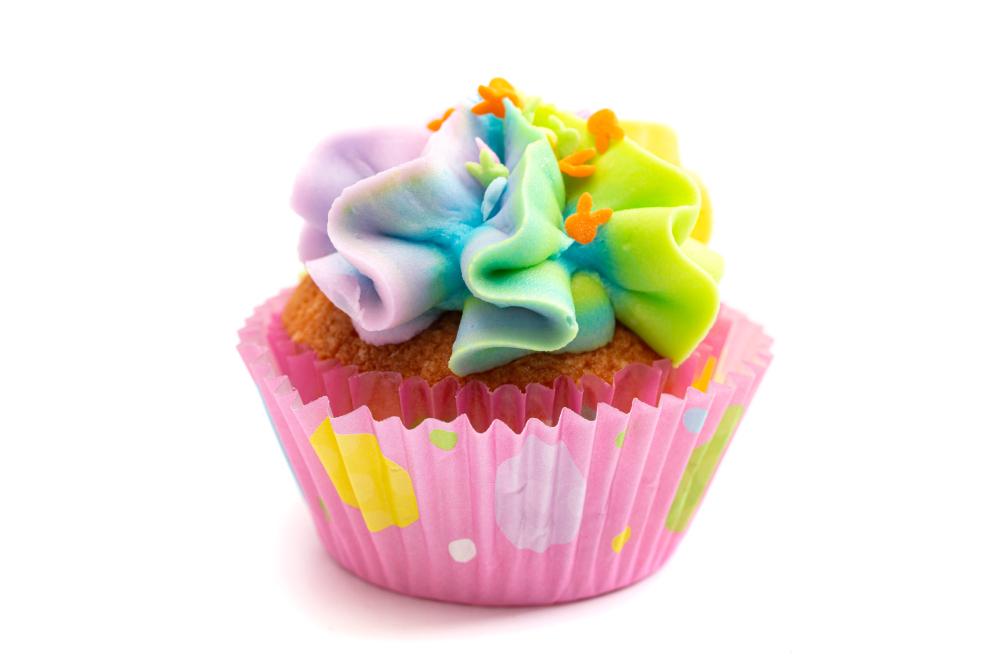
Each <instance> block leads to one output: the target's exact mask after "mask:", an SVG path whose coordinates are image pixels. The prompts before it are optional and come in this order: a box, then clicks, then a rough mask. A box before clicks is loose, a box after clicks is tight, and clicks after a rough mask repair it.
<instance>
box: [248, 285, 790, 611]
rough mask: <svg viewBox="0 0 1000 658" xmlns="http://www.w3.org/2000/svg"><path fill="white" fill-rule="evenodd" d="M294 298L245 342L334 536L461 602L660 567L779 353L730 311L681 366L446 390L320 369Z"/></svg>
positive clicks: (261, 320) (397, 575) (532, 601)
mask: <svg viewBox="0 0 1000 658" xmlns="http://www.w3.org/2000/svg"><path fill="white" fill-rule="evenodd" d="M289 294H290V291H285V292H283V293H282V294H280V295H278V296H276V297H274V298H272V299H270V300H269V301H267V302H266V303H264V304H263V305H262V306H260V307H259V308H258V309H257V310H256V311H255V313H254V314H253V316H252V317H250V318H249V320H248V321H247V323H246V326H245V327H244V328H243V329H242V330H241V331H240V343H239V347H238V349H239V351H240V354H241V355H242V357H243V359H244V361H245V362H246V364H247V367H248V369H249V370H250V373H251V375H252V376H253V378H254V381H255V382H256V383H257V386H258V388H259V390H260V393H261V397H262V398H263V400H264V404H265V406H266V408H267V412H268V415H269V416H270V417H271V420H272V422H273V424H274V428H275V431H276V433H277V435H278V439H279V441H280V442H281V445H282V448H283V450H284V452H285V455H286V457H287V459H288V462H289V465H290V466H291V469H292V472H293V473H294V475H295V478H296V480H297V481H298V483H299V486H300V488H301V491H302V495H303V497H304V498H305V500H306V503H307V504H308V506H309V509H310V512H311V513H312V518H313V521H314V523H315V525H316V529H317V533H318V534H319V537H320V540H321V541H322V542H323V545H324V546H325V547H326V550H327V551H328V552H329V553H330V554H331V555H332V556H333V557H334V559H335V560H336V561H337V562H338V563H340V564H341V565H342V566H343V567H344V568H345V569H347V570H348V571H350V572H352V573H354V574H356V575H357V576H359V577H361V578H363V579H365V580H367V581H369V582H371V583H374V584H375V585H378V586H380V587H384V588H387V589H391V590H395V591H398V592H401V593H404V594H408V595H411V596H418V597H424V598H431V599H439V600H444V601H454V602H461V603H470V604H479V605H541V604H551V603H557V602H564V601H572V600H575V599H581V598H586V597H591V596H596V595H598V594H602V593H605V592H609V591H612V590H615V589H619V588H621V587H625V586H627V585H630V584H632V583H635V582H636V581H638V580H641V579H642V578H645V577H646V576H648V575H650V574H651V573H653V572H654V571H656V570H657V569H659V568H660V567H661V566H662V565H663V564H664V563H665V562H666V561H667V559H668V558H669V557H670V555H671V554H672V553H673V551H674V549H675V548H676V547H677V544H678V542H679V541H680V540H681V538H682V537H683V536H684V534H685V533H686V531H687V529H688V527H689V525H690V522H691V518H692V517H693V515H694V513H695V512H696V511H697V508H698V506H699V505H700V503H701V500H702V499H703V496H704V493H705V491H706V489H707V488H708V486H709V484H710V483H711V480H712V478H713V476H714V474H715V472H716V470H717V468H718V463H719V461H720V460H721V458H722V456H723V455H724V454H725V451H726V449H727V448H728V445H729V441H730V440H731V438H732V435H733V433H734V432H735V431H736V429H737V428H738V426H739V423H740V420H741V419H742V417H743V415H744V414H745V410H746V408H747V406H748V405H749V403H750V400H751V399H752V398H753V395H754V393H755V391H756V388H757V386H758V384H759V383H760V380H761V377H762V376H763V374H764V372H765V370H766V369H767V366H768V364H769V363H770V359H771V355H770V351H769V348H770V344H771V339H770V338H768V337H767V336H766V335H765V334H764V333H763V331H762V329H761V328H760V327H759V326H758V325H756V324H754V323H752V322H750V321H749V320H748V319H747V318H746V317H745V316H743V315H742V314H740V313H738V312H736V311H734V310H732V309H729V308H726V307H723V308H722V309H721V311H720V313H719V319H718V320H717V322H716V324H715V326H714V327H713V329H712V331H711V332H710V333H709V335H708V337H707V338H706V339H705V340H704V341H703V342H702V344H701V345H700V346H699V347H698V349H697V350H696V352H695V354H694V355H692V356H691V357H690V358H688V360H686V361H685V362H684V363H683V364H682V365H681V366H680V367H678V368H671V367H670V364H669V362H667V361H661V362H658V363H655V364H653V365H652V366H646V365H641V364H633V365H630V366H628V367H627V368H624V369H623V370H621V371H620V372H619V373H617V374H616V375H615V377H614V381H613V383H612V384H607V383H606V382H604V381H602V380H600V379H598V378H597V377H593V376H585V377H583V378H582V379H581V380H580V381H579V383H574V382H572V381H571V380H570V379H568V378H562V379H560V380H558V381H556V382H555V383H554V384H553V386H551V387H546V386H540V385H531V386H528V387H527V389H526V390H525V391H523V392H522V391H520V390H519V389H518V388H517V387H515V386H501V387H499V388H497V389H495V390H493V391H490V390H489V389H488V388H487V387H486V386H484V385H482V384H479V383H471V384H467V385H465V386H459V384H458V382H457V380H454V379H449V380H445V381H442V382H439V383H438V384H436V385H434V386H430V385H428V384H427V383H426V382H425V381H423V380H421V379H419V378H409V379H403V378H401V377H400V376H399V374H398V373H384V372H376V373H358V372H357V368H355V367H351V366H343V365H341V364H339V363H337V362H335V361H329V360H326V361H324V360H319V359H317V358H316V356H315V355H314V354H313V353H312V352H311V351H309V350H307V349H305V348H303V347H302V346H299V345H297V344H295V343H293V342H292V341H291V340H290V339H289V338H288V335H287V334H286V333H285V330H284V328H283V326H282V323H281V320H280V312H281V309H282V308H283V307H284V304H285V302H286V300H287V299H288V295H289ZM699 389H702V390H699Z"/></svg>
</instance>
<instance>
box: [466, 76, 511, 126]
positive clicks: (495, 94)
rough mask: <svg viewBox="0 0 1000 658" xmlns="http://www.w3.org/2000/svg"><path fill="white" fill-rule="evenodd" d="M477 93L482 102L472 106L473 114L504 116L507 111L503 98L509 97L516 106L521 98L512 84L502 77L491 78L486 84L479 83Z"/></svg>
mask: <svg viewBox="0 0 1000 658" xmlns="http://www.w3.org/2000/svg"><path fill="white" fill-rule="evenodd" d="M479 95H480V96H481V97H482V99H483V100H482V102H480V103H477V104H476V105H473V106H472V112H473V114H494V115H496V116H497V117H499V118H501V119H502V118H504V115H505V114H506V113H507V110H506V108H505V107H504V105H503V99H505V98H509V99H510V102H511V103H513V104H514V105H515V106H516V107H521V99H520V98H519V97H518V95H517V91H516V90H515V89H514V86H513V85H512V84H510V83H509V82H507V81H506V80H504V79H503V78H493V79H492V80H490V84H489V85H488V86H484V85H479Z"/></svg>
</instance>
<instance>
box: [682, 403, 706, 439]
mask: <svg viewBox="0 0 1000 658" xmlns="http://www.w3.org/2000/svg"><path fill="white" fill-rule="evenodd" d="M706 416H708V409H702V408H701V407H691V408H690V409H688V410H687V411H685V412H684V417H683V418H682V419H681V421H682V422H683V423H684V429H686V430H687V431H688V432H691V433H692V434H697V433H698V432H700V431H701V428H702V426H703V425H704V424H705V417H706Z"/></svg>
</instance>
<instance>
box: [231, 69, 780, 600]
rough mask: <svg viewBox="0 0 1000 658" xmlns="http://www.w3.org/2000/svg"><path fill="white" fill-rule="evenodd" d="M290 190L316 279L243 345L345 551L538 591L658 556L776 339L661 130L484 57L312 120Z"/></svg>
mask: <svg viewBox="0 0 1000 658" xmlns="http://www.w3.org/2000/svg"><path fill="white" fill-rule="evenodd" d="M292 207H293V208H294V210H295V211H296V212H297V213H298V214H299V215H301V217H302V218H303V220H304V223H303V225H302V233H301V239H300V243H299V254H300V257H301V259H302V261H303V263H304V266H305V270H306V275H305V276H304V277H303V278H302V280H301V281H300V282H299V284H298V286H296V287H294V288H293V289H290V290H286V291H284V292H282V293H280V294H278V295H277V296H275V297H273V298H271V299H270V300H268V301H266V302H265V303H264V304H263V305H261V306H260V307H259V308H258V309H257V310H256V311H255V313H254V314H253V315H252V316H251V317H250V318H249V320H248V321H247V323H246V326H245V327H244V328H243V329H242V330H241V332H240V344H239V350H240V353H241V355H242V356H243V358H244V360H245V362H246V364H247V367H248V368H249V370H250V373H251V375H252V376H253V378H254V380H255V382H256V384H257V386H258V388H259V390H260V393H261V396H262V398H263V400H264V403H265V406H266V408H267V412H268V415H269V416H270V418H271V420H272V422H273V425H274V428H275V431H276V433H277V435H278V439H279V441H280V443H281V446H282V449H283V451H284V453H285V456H286V458H287V460H288V462H289V465H290V466H291V470H292V471H293V473H294V475H295V478H296V480H297V481H298V484H299V487H300V489H301V491H302V495H303V498H304V499H305V501H306V504H307V505H308V506H309V509H310V512H311V514H312V518H313V521H314V522H315V525H316V529H317V533H318V535H319V538H320V540H321V541H322V542H323V544H324V546H325V547H326V550H327V551H328V552H329V553H330V555H331V556H332V557H333V558H334V559H335V560H336V561H337V562H338V563H339V564H340V565H342V566H343V567H344V568H345V569H347V570H348V571H350V572H352V573H354V574H356V575H358V576H359V577H361V578H363V579H365V580H368V581H370V582H372V583H374V584H376V585H379V586H381V587H385V588H388V589H392V590H395V591H398V592H402V593H405V594H409V595H413V596H419V597H426V598H432V599H440V600H446V601H455V602H462V603H472V604H482V605H532V604H550V603H556V602H562V601H571V600H575V599H580V598H585V597H590V596H595V595H598V594H601V593H604V592H608V591H611V590H614V589H618V588H621V587H624V586H627V585H630V584H632V583H634V582H636V581H638V580H640V579H642V578H644V577H646V576H648V575H649V574H651V573H653V572H654V571H656V570H657V569H658V568H659V567H661V566H662V565H663V564H664V563H665V562H666V560H667V559H668V558H669V556H670V555H671V553H672V552H673V550H674V549H675V548H676V546H677V544H678V542H679V541H680V539H681V538H682V537H683V536H684V534H685V532H686V531H687V529H688V527H689V525H690V522H691V519H692V517H693V515H694V513H695V511H696V510H697V508H698V506H699V505H700V503H701V501H702V499H703V496H704V493H705V490H706V489H707V487H708V485H709V483H710V482H711V480H712V478H713V477H714V475H715V472H716V469H717V468H718V465H719V462H720V460H721V458H722V456H723V454H724V453H725V451H726V448H727V447H728V445H729V442H730V440H731V438H732V436H733V434H734V432H735V431H736V429H737V427H738V426H739V424H740V422H741V420H742V419H743V417H744V415H745V412H746V408H747V406H748V404H749V403H750V400H751V399H752V397H753V395H754V392H755V390H756V388H757V385H758V384H759V382H760V379H761V377H762V375H763V374H764V371H765V370H766V368H767V365H768V363H769V361H770V352H769V346H770V339H769V338H767V337H766V336H765V334H764V333H763V331H762V330H761V328H760V327H759V326H758V325H756V324H754V323H753V322H751V321H750V320H748V319H747V318H746V317H745V316H744V315H742V314H741V313H739V312H737V311H735V310H733V309H730V308H727V307H726V306H724V305H722V304H720V301H719V293H718V282H719V279H720V277H721V274H722V261H721V259H720V258H719V256H718V255H716V254H715V253H714V252H712V251H711V250H710V249H709V248H708V246H707V242H708V239H709V236H710V233H711V212H710V206H709V203H708V198H707V196H706V193H705V189H704V187H703V186H702V184H701V182H700V181H699V180H698V178H697V177H696V176H694V174H692V173H691V172H689V171H687V170H686V169H684V168H683V167H682V166H681V165H680V163H679V160H678V156H677V149H676V142H675V138H674V135H673V133H672V132H671V131H670V130H669V129H668V128H666V127H664V126H661V125H657V124H651V123H643V122H633V121H621V120H619V119H618V117H617V116H616V115H615V113H614V112H613V111H611V110H609V109H602V110H599V111H597V112H594V113H593V114H590V115H581V114H576V113H573V112H567V111H564V110H561V109H559V108H557V107H555V106H554V105H551V104H549V103H547V102H545V101H543V100H542V99H540V98H536V97H530V96H526V95H523V94H522V93H521V92H520V91H519V90H517V89H515V88H514V87H513V86H512V85H511V84H510V83H508V82H507V81H506V80H503V79H501V78H496V79H494V80H492V81H491V82H490V83H489V85H485V86H481V87H479V89H478V97H476V98H474V99H472V100H471V101H470V102H469V103H467V104H460V105H456V106H454V107H451V108H448V109H447V110H446V111H444V112H443V113H442V115H441V116H440V117H439V118H437V119H434V120H433V121H431V122H430V123H428V124H427V125H426V127H424V126H420V127H417V128H412V129H396V130H368V131H362V132H353V133H344V134H340V135H336V136H334V137H331V138H329V139H327V140H326V141H325V142H323V143H322V144H320V146H319V147H318V148H317V149H316V150H315V151H314V152H313V153H312V155H311V156H310V157H309V159H308V161H307V162H306V164H305V166H304V167H303V169H302V171H301V173H300V174H299V176H298V179H297V181H296V183H295V187H294V191H293V196H292Z"/></svg>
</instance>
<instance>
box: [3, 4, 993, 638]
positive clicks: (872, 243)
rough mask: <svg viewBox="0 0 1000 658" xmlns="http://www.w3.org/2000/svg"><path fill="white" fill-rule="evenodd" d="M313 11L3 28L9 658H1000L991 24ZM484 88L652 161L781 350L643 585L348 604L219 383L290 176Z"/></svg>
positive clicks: (237, 383)
mask: <svg viewBox="0 0 1000 658" xmlns="http://www.w3.org/2000/svg"><path fill="white" fill-rule="evenodd" d="M335 4H339V3H333V2H329V3H324V5H322V6H306V5H300V4H298V3H293V2H283V3H274V5H273V6H272V7H270V8H263V7H259V6H256V5H253V4H252V3H247V2H243V3H238V4H233V5H221V4H215V3H185V2H178V1H175V2H170V3H164V4H163V5H162V6H160V7H153V6H146V4H145V3H139V2H131V3H122V4H119V5H112V4H107V3H103V2H80V3H66V4H50V3H40V2H39V3H15V2H11V3H4V4H3V8H2V9H0V76H2V80H0V85H2V87H0V89H2V100H0V136H2V141H0V226H2V236H3V237H2V239H0V274H2V277H0V281H2V286H3V301H4V314H3V322H2V329H0V331H2V334H3V335H2V342H0V344H2V345H3V350H4V356H3V361H2V364H3V365H2V373H3V377H2V378H0V393H2V398H0V399H2V400H3V402H2V409H3V417H2V426H0V427H2V430H0V434H2V439H3V443H2V446H3V447H2V448H0V450H2V452H0V455H2V456H0V510H2V526H0V537H2V539H0V609H2V611H0V612H2V616H0V654H3V655H7V656H22V655H88V654H89V655H107V656H110V655H116V656H117V655H128V656H140V655H214V656H220V655H281V656H335V655H337V656H340V655H352V656H363V655H396V656H401V657H408V656H417V655H422V654H425V653H431V654H433V655H435V656H441V655H450V654H455V655H462V656H473V655H477V656H478V655H535V654H538V655H561V656H573V655H604V656H612V655H623V654H624V655H637V654H639V652H640V651H641V652H642V653H641V655H670V656H758V655H759V656H785V655H788V656H846V655H851V656H867V655H871V656H890V655H908V656H915V655H954V656H977V655H984V656H987V655H993V656H997V655H1000V638H998V635H1000V630H998V622H1000V594H998V592H1000V570H998V567H997V562H998V560H997V556H998V555H1000V529H998V520H1000V514H998V503H1000V485H998V482H1000V478H998V476H997V472H998V470H1000V448H998V442H1000V431H998V429H997V427H998V415H997V404H996V391H997V378H998V365H1000V363H998V361H1000V360H998V349H997V347H996V345H997V338H998V329H1000V327H998V323H997V319H996V318H997V314H996V299H997V296H996V292H995V290H996V284H997V281H998V279H1000V277H998V274H1000V272H998V264H997V261H998V260H1000V258H998V248H1000V245H998V238H1000V229H998V222H1000V164H998V163H1000V99H998V89H1000V85H998V79H1000V75H998V62H1000V46H998V42H1000V39H998V36H997V33H998V25H1000V23H998V20H997V18H996V17H995V16H994V15H992V13H991V12H990V11H988V8H989V5H990V4H991V3H985V2H984V3H982V4H981V5H978V6H976V5H973V4H970V3H963V2H954V1H951V2H940V3H922V2H915V1H911V2H906V3H899V4H898V5H890V4H887V3H882V2H866V3H859V4H852V3H846V2H835V3H830V4H828V5H826V6H820V5H813V4H810V3H805V2H789V3H784V4H776V3H771V2H744V3H734V4H732V5H720V4H706V3H703V2H695V1H693V0H691V1H689V2H685V3H683V6H681V7H668V6H667V5H665V4H661V3H655V4H654V3H648V4H647V5H645V6H644V5H643V4H642V3H636V2H625V1H623V0H610V1H608V2H604V3H600V4H595V5H588V4H587V3H585V2H576V3H566V4H565V5H562V6H559V7H558V8H557V7H556V5H555V3H548V2H545V3H543V2H541V1H537V2H532V3H525V4H519V3H516V2H509V1H499V2H489V1H487V0H483V1H481V2H472V1H471V0H466V1H465V2H456V3H453V4H449V5H445V4H439V3H434V2H410V3H407V4H406V5H405V6H404V7H393V6H391V5H389V4H388V3H384V2H365V3H351V6H350V7H349V8H347V7H340V8H337V7H335ZM654 7H655V8H654ZM495 75H502V76H504V77H507V78H508V79H510V80H511V81H513V82H514V83H515V84H517V85H518V86H519V87H520V88H521V89H523V90H525V91H526V92H528V93H537V94H542V95H544V96H545V97H546V98H547V99H549V100H552V101H554V102H557V103H559V104H560V105H562V106H564V107H570V108H574V107H579V108H591V109H594V108H597V107H603V106H606V105H609V106H611V107H613V108H614V109H615V110H616V111H617V113H618V114H619V116H622V117H626V118H628V117H633V118H645V119H653V120H659V121H663V122H666V123H669V124H671V125H672V126H674V127H675V128H676V130H677V131H678V133H679V135H680V138H681V152H682V157H684V158H685V161H686V163H687V164H689V165H690V166H691V168H693V169H694V170H696V171H698V172H699V173H700V174H701V176H702V177H703V179H704V180H705V181H706V183H707V185H708V187H709V189H710V191H711V193H712V195H713V200H714V205H715V216H716V237H715V239H714V245H715V247H716V249H717V250H718V251H719V252H720V253H722V254H723V255H724V256H725V257H726V259H727V265H728V269H727V275H726V278H725V280H724V282H723V288H722V290H723V295H724V298H725V299H726V300H727V301H728V302H729V303H730V304H732V305H734V306H736V307H738V308H741V309H744V310H746V311H748V312H749V313H750V314H751V315H752V316H753V317H754V318H755V319H757V320H758V321H760V322H762V323H764V324H765V325H766V326H767V328H768V329H769V330H770V332H771V333H772V334H773V335H774V337H775V338H776V344H775V354H776V358H775V362H774V366H773V368H772V370H771V372H770V373H769V375H768V377H767V378H766V379H765V381H764V384H763V385H762V387H761V389H760V391H759V394H758V398H757V400H756V401H755V403H754V406H753V407H752V410H751V411H750V413H749V414H748V416H747V418H746V422H745V423H744V424H743V426H742V429H741V431H740V433H739V435H738V436H737V439H736V441H735V442H734V444H733V447H732V450H730V452H729V454H728V456H727V459H726V461H725V463H724V465H723V466H722V469H721V471H720V475H719V478H718V479H717V480H716V483H715V485H714V487H713V490H712V492H711V493H710V495H709V496H708V498H707V502H706V504H705V505H704V507H703V508H702V510H701V513H700V515H699V517H698V519H697V520H696V521H695V523H694V524H693V528H692V532H691V533H690V535H689V536H688V537H687V539H686V540H685V542H684V543H683V544H682V545H681V547H680V549H679V551H678V552H677V553H676V555H675V557H674V558H673V559H672V561H671V562H670V563H669V564H668V565H667V567H666V568H665V569H664V570H663V571H662V572H660V573H659V574H658V575H656V576H655V577H653V578H651V579H650V580H648V581H646V582H644V583H642V584H640V585H638V586H636V587H634V588H632V589H629V590H626V591H623V592H620V593H617V594H614V595H611V596H607V597H604V598H601V599H597V600H593V601H588V602H584V603H579V604H572V605H566V606H560V607H556V608H548V609H538V610H518V609H512V610H482V609H473V608H463V607H458V606H449V605H443V604H435V603H428V602H421V601H414V600H409V599H406V598H403V597H399V596H396V595H393V594H389V593H386V592H382V591H379V590H376V589H374V588H371V587H369V586H367V585H365V584H363V583H361V582H359V581H356V580H355V579H353V578H352V577H350V576H347V575H346V574H345V573H343V572H342V571H340V570H339V569H338V568H337V567H336V566H335V565H334V564H333V563H332V562H331V561H330V560H329V559H327V557H326V556H325V554H324V553H323V551H322V549H321V547H320V544H319V542H318V541H317V540H316V539H315V538H314V536H313V534H312V529H311V527H310V522H309V519H308V517H307V514H306V511H305V508H304V506H303V505H301V504H300V501H299V500H298V494H297V490H296V488H295V485H294V483H293V481H292V478H291V477H290V475H289V473H288V472H287V470H286V466H285V464H284V462H283V460H282V458H281V455H280V451H279V449H278V446H277V444H276V442H275V439H274V437H273V436H272V434H271V429H270V427H269V426H268V422H267V420H266V417H265V414H264V412H263V410H262V408H261V405H260V402H259V400H258V398H257V394H256V392H255V390H254V387H253V384H252V382H251V380H250V378H249V377H248V375H247V374H246V373H245V371H244V368H243V365H242V363H241V362H240V360H239V358H238V356H237V353H236V350H235V343H236V330H237V329H238V327H240V326H241V324H242V321H243V318H244V317H245V316H247V315H248V314H249V313H250V311H251V310H252V308H253V307H254V306H255V305H256V304H257V303H259V302H261V301H262V300H263V299H265V298H266V297H268V296H270V295H271V294H273V293H274V292H276V291H277V290H278V289H280V288H282V287H285V286H287V285H290V284H292V283H293V282H294V281H295V280H296V277H297V275H298V272H299V269H300V268H299V264H298V262H297V260H296V255H295V248H296V239H297V230H298V220H297V219H296V218H295V217H294V215H293V214H292V212H291V211H290V210H289V209H288V206H287V199H288V196H289V191H290V186H291V181H292V178H293V176H294V174H295V172H296V170H297V168H298V166H299V164H300V163H301V161H302V159H303V157H304V156H305V155H306V153H307V152H308V151H309V150H310V149H311V147H312V146H313V144H314V143H315V142H316V141H318V140H319V139H320V138H322V137H323V136H324V135H326V134H328V133H330V132H334V131H337V130H341V129H345V128H351V127H359V126H366V125H370V124H384V123H390V124H391V123H406V122H420V123H423V122H425V121H426V120H427V119H429V118H431V117H433V116H436V115H437V114H439V113H440V112H441V110H443V109H444V108H446V107H448V106H449V105H451V104H453V103H454V102H456V101H460V100H462V99H465V98H468V97H469V96H470V95H471V94H473V93H474V90H475V86H476V85H477V84H481V83H484V82H485V81H486V80H488V79H489V78H490V77H493V76H495Z"/></svg>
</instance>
